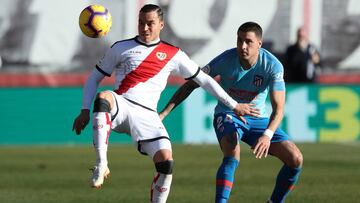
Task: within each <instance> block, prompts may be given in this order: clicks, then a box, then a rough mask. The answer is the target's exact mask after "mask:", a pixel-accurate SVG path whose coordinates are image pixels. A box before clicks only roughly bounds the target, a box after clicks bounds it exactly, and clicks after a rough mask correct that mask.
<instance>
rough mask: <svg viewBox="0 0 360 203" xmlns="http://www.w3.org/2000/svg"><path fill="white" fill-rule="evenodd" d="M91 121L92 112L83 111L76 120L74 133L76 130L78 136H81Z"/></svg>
mask: <svg viewBox="0 0 360 203" xmlns="http://www.w3.org/2000/svg"><path fill="white" fill-rule="evenodd" d="M89 120H90V110H89V109H82V110H81V112H80V114H79V115H78V116H77V117H76V118H75V120H74V124H73V127H72V131H74V130H75V132H76V134H77V135H80V133H81V131H82V130H84V128H85V127H86V125H87V124H88V123H89Z"/></svg>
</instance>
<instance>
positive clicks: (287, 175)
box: [271, 165, 301, 203]
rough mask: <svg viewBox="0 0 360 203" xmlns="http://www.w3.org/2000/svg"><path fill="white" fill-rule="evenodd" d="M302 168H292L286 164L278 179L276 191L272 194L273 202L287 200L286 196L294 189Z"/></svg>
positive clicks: (280, 202)
mask: <svg viewBox="0 0 360 203" xmlns="http://www.w3.org/2000/svg"><path fill="white" fill-rule="evenodd" d="M300 172H301V168H291V167H289V166H286V165H284V166H283V167H282V168H281V170H280V172H279V174H278V176H277V179H276V184H275V188H274V191H273V193H272V195H271V201H272V202H273V203H282V202H285V198H286V196H287V195H288V194H289V193H290V192H291V191H292V190H293V189H294V187H295V184H296V182H297V180H298V178H299V175H300Z"/></svg>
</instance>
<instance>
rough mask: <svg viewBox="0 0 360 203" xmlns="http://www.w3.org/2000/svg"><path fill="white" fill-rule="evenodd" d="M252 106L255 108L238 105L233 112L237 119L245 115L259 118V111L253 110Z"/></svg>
mask: <svg viewBox="0 0 360 203" xmlns="http://www.w3.org/2000/svg"><path fill="white" fill-rule="evenodd" d="M253 106H255V104H251V103H250V104H243V103H238V104H237V105H236V107H235V109H234V112H235V114H236V115H237V116H238V117H241V116H245V115H250V116H254V117H259V115H260V111H259V109H257V108H254V107H253Z"/></svg>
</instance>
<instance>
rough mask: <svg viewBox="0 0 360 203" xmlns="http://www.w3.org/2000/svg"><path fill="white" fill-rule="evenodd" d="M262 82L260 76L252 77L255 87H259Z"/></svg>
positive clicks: (262, 79)
mask: <svg viewBox="0 0 360 203" xmlns="http://www.w3.org/2000/svg"><path fill="white" fill-rule="evenodd" d="M263 81H264V78H263V77H262V76H261V75H255V76H254V85H255V86H256V87H260V86H261V85H262V83H263Z"/></svg>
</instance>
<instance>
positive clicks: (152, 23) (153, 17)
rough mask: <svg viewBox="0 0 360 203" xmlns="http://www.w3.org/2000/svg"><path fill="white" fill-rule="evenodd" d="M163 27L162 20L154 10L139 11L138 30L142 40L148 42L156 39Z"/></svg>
mask: <svg viewBox="0 0 360 203" xmlns="http://www.w3.org/2000/svg"><path fill="white" fill-rule="evenodd" d="M163 27H164V21H162V20H160V18H159V16H158V14H157V12H156V11H151V12H147V13H142V12H140V14H139V24H138V32H139V37H140V39H141V40H142V41H144V42H146V43H148V42H151V41H154V40H156V39H158V38H159V37H160V32H161V30H162V29H163Z"/></svg>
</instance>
